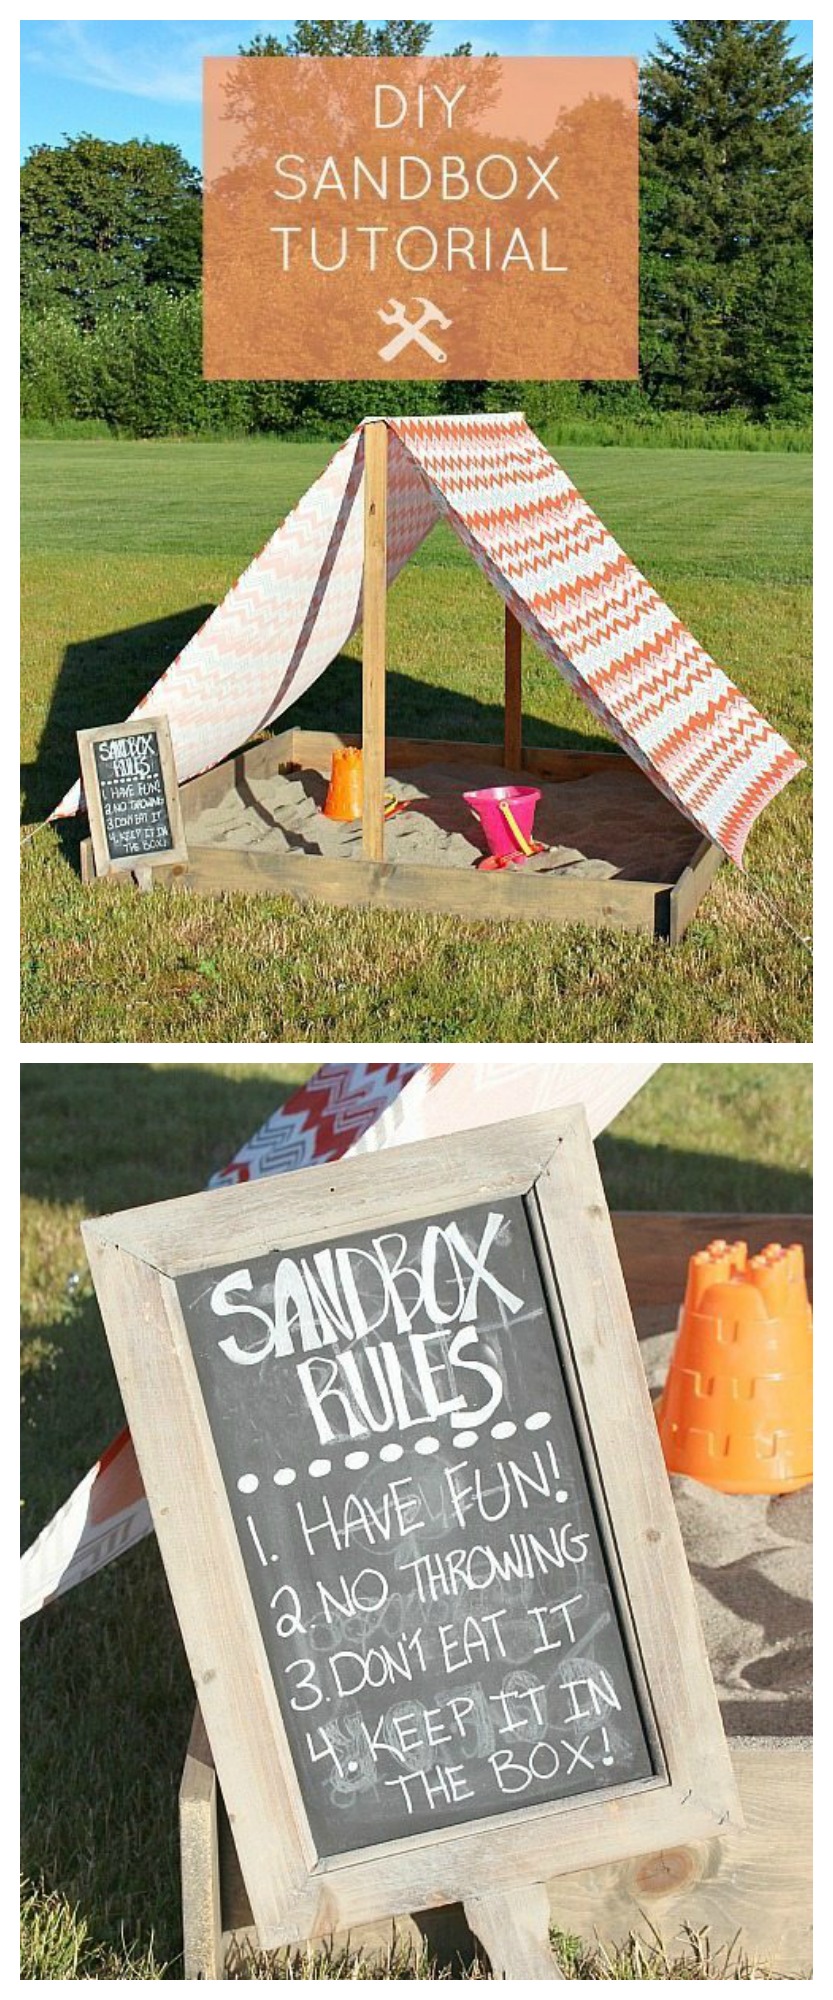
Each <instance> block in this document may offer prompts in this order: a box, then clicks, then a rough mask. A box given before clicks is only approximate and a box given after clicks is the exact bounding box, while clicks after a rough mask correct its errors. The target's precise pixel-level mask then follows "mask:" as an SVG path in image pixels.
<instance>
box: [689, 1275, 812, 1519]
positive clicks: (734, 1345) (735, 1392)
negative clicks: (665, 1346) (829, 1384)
mask: <svg viewBox="0 0 833 2000" xmlns="http://www.w3.org/2000/svg"><path fill="white" fill-rule="evenodd" d="M657 1422H658V1424H659V1434H660V1440H661V1443H662V1448H663V1452H664V1454H665V1462H666V1465H667V1467H668V1470H669V1472H678V1473H685V1474H687V1475H688V1477H689V1478H690V1479H699V1480H700V1481H701V1482H702V1483H703V1485H705V1486H714V1487H716V1488H717V1489H718V1490H719V1491H720V1492H722V1493H792V1492H794V1491H795V1489H796V1488H797V1487H799V1486H807V1485H809V1483H810V1480H811V1479H812V1476H813V1451H812V1313H811V1309H810V1305H809V1302H808V1299H807V1284H806V1278H805V1272H804V1254H803V1251H802V1249H801V1246H800V1244H797V1243H794V1244H791V1245H790V1247H789V1248H788V1249H784V1248H783V1247H782V1245H781V1244H780V1243H769V1244H767V1246H766V1249H765V1250H762V1251H760V1252H759V1254H758V1255H757V1256H754V1257H750V1256H749V1254H748V1250H747V1246H746V1244H745V1243H724V1242H722V1241H717V1242H714V1243H710V1244H709V1246H708V1249H706V1250H700V1251H698V1252H697V1255H696V1256H694V1257H692V1258H690V1260H689V1267H688V1284H687V1287H686V1295H685V1302H684V1304H683V1307H682V1310H681V1313H680V1322H679V1328H678V1332H677V1341H676V1346H675V1348H674V1352H673V1355H672V1357H671V1365H670V1368H669V1371H668V1378H667V1381H666V1384H665V1388H664V1390H663V1394H662V1397H661V1400H660V1403H659V1406H658V1409H657Z"/></svg>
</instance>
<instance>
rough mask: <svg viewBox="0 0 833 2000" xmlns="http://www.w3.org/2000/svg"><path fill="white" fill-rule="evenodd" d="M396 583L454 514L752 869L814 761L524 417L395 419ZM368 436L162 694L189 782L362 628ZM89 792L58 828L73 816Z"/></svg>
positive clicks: (683, 806) (531, 617) (548, 638)
mask: <svg viewBox="0 0 833 2000" xmlns="http://www.w3.org/2000/svg"><path fill="white" fill-rule="evenodd" d="M386 421H387V423H388V429H389V432H390V452H389V472H388V477H389V495H388V582H389V583H391V582H392V581H393V579H394V578H395V577H396V576H398V574H399V571H400V570H401V569H402V568H403V566H404V564H405V563H406V562H407V561H408V560H409V557H410V556H412V555H413V553H414V551H415V549H417V548H418V547H419V545H420V543H421V542H422V541H424V539H425V536H426V535H427V534H429V532H430V530H431V528H432V527H433V526H434V525H435V522H436V521H437V520H438V519H440V518H443V519H445V520H446V521H447V522H448V524H449V526H450V527H451V528H452V529H453V530H454V532H455V534H456V535H457V536H458V537H459V539H460V540H461V541H462V543H463V545H464V547H465V548H467V549H468V551H469V553H470V554H471V556H472V558H473V560H474V561H475V562H476V563H477V564H478V566H479V568H480V569H481V570H482V571H483V572H484V575H486V576H487V577H488V578H489V580H490V582H491V583H492V584H493V585H494V587H495V589H496V590H497V591H498V593H499V594H500V596H501V597H502V598H503V599H504V600H505V602H506V603H507V604H509V605H510V606H511V609H512V610H513V612H514V613H515V616H516V617H517V618H518V619H519V621H520V623H521V624H522V625H523V627H524V629H525V630H526V631H527V632H528V633H529V634H530V636H531V638H533V639H534V640H535V642H536V644H537V645H538V646H540V648H541V650H542V651H543V652H544V653H545V654H546V655H547V657H548V658H549V659H550V660H551V661H552V663H553V665H554V666H555V667H556V668H557V670H558V672H559V673H561V674H562V675H563V676H564V678H565V679H566V680H567V681H568V683H569V685H570V686H571V687H572V688H574V689H575V692H576V694H577V695H579V697H580V698H581V700H582V701H584V702H585V703H586V705H587V707H588V708H589V709H590V710H591V712H592V714H593V715H594V716H595V717H596V718H597V720H598V721H599V722H600V723H601V724H602V725H603V726H604V727H605V728H606V729H607V730H609V732H610V734H611V735H612V736H613V737H614V739H615V740H616V742H617V743H619V744H620V745H621V746H622V748H623V749H624V750H626V751H627V752H628V755H629V756H631V757H632V758H633V759H634V761H635V763H637V764H638V765H639V767H640V769H641V770H643V771H644V772H645V773H646V775H647V776H648V777H649V778H651V779H652V781H653V783H654V784H655V785H656V786H657V787H658V789H659V790H660V791H661V792H663V793H664V794H665V796H666V797H667V798H669V799H671V800H672V802H673V803H674V805H676V806H677V807H678V809H679V811H680V812H682V813H684V814H685V816H686V818H687V819H689V820H691V822H692V823H693V825H694V826H696V827H697V828H698V829H699V831H700V832H701V833H703V834H705V835H706V836H707V837H708V838H709V839H710V840H713V841H715V842H716V843H717V845H718V846H719V847H721V848H722V849H723V851H724V853H726V854H728V855H729V856H730V858H731V859H732V860H733V861H736V862H737V863H738V865H739V866H740V865H741V864H742V860H743V850H744V846H745V843H746V840H747V838H748V835H749V832H750V829H751V827H752V826H753V824H754V822H755V819H756V818H757V815H758V813H759V812H762V811H763V809H764V807H765V806H766V805H768V804H769V803H770V801H771V800H772V799H773V798H775V796H776V794H777V793H778V792H779V791H781V789H782V788H783V786H784V785H786V784H788V783H789V781H790V779H791V778H793V777H795V775H796V773H797V772H798V771H800V770H801V769H802V768H803V766H802V761H801V759H800V758H799V757H798V756H796V754H795V752H794V751H793V750H791V749H790V746H789V744H788V743H786V742H785V741H784V739H783V737H781V736H779V735H778V734H777V732H776V731H775V730H774V729H772V728H771V727H770V725H769V723H767V722H766V721H765V720H764V717H763V716H762V715H759V713H758V711H757V710H756V709H755V708H753V707H752V705H751V703H750V702H748V701H747V700H746V697H745V696H744V695H743V694H741V692H740V690H739V689H738V688H736V687H735V686H734V685H733V683H732V682H731V681H730V680H729V679H728V678H727V676H726V675H725V674H724V673H723V672H722V670H721V668H720V667H718V666H716V664H715V662H714V660H712V659H710V657H709V655H708V654H707V653H705V652H704V651H703V649H702V647H701V646H699V645H698V643H697V640H696V639H694V638H693V637H692V635H691V633H690V632H687V631H686V630H685V628H684V627H683V626H682V625H681V624H680V622H679V620H678V619H677V618H676V617H675V616H674V613H673V612H672V611H670V610H669V607H668V605H667V604H664V603H663V602H662V599H661V598H659V597H658V596H657V594H656V592H655V591H654V590H653V589H652V587H651V585H650V584H649V583H648V582H647V580H646V578H645V577H644V576H642V575H641V574H640V572H639V570H637V569H636V568H635V567H634V565H633V563H631V562H630V561H629V558H628V557H627V556H626V555H625V553H624V551H623V550H622V549H620V548H619V546H618V544H617V543H616V542H615V541H614V539H613V536H612V535H610V534H608V531H607V529H606V528H605V527H604V525H603V523H602V522H601V521H600V520H599V519H598V517H597V516H596V515H595V514H594V513H593V511H592V509H591V508H590V507H589V506H588V505H587V502H586V501H585V500H583V499H582V496H581V494H580V493H578V492H577V491H576V489H575V487H574V486H573V485H572V484H571V481H570V480H569V478H568V477H567V474H566V473H565V472H563V471H562V469H561V467H560V466H559V465H557V464H556V462H555V460H554V459H553V458H551V457H550V454H549V452H547V451H546V450H545V448H544V446H543V445H542V444H541V442H540V439H538V438H537V437H536V436H535V434H534V432H533V431H531V430H530V429H529V426H528V425H527V423H526V420H525V418H524V417H523V416H521V415H517V414H510V415H493V416H470V417H464V416H457V417H391V418H388V419H387V420H386ZM363 473H364V437H363V426H359V428H358V430H356V431H354V433H353V435H352V437H350V438H348V440H347V442H346V444H344V445H343V446H342V447H341V450H340V451H338V452H337V453H336V455H335V457H334V458H333V459H332V460H331V462H330V464H329V466H328V467H327V469H326V471H325V472H324V473H323V474H322V476H321V478H320V479H319V480H317V481H316V483H315V485H314V486H312V487H311V488H310V490H309V492H308V493H307V494H305V496H304V498H303V500H301V502H300V503H299V505H298V506H297V507H296V508H295V509H294V510H293V512H292V513H291V514H289V515H288V516H287V518H286V520H285V521H284V522H283V524H282V526H281V527H280V528H278V529H277V531H276V533H275V534H274V535H273V536H272V537H271V540H270V541H269V542H267V544H266V547H265V549H263V550H262V551H261V553H260V555H259V556H257V557H256V558H255V560H254V562H252V563H251V564H250V566H249V568H248V569H247V570H245V571H244V573H243V575H242V576H241V577H240V578H239V579H238V581H237V583H236V584H235V585H234V587H233V589H232V590H230V591H229V593H228V596H227V597H226V598H224V600H223V602H222V604H220V605H218V607H217V609H216V611H214V612H212V614H211V617H210V618H208V619H207V620H206V623H205V624H204V625H203V626H202V628H201V630H200V631H199V632H196V633H195V634H194V636H193V638H192V639H190V640H189V642H188V645H187V646H185V647H184V648H183V651H182V652H181V653H180V654H179V655H178V657H177V658H176V659H175V660H174V661H173V662H172V664H171V666H170V667H169V668H168V670H167V672H166V673H165V674H163V675H162V677H161V679H160V680H158V681H157V682H156V685H155V687H153V688H151V690H150V692H149V694H147V695H146V696H145V697H144V700H143V701H142V702H141V703H140V704H139V708H138V710H134V714H136V713H140V712H141V710H142V709H143V708H149V709H153V710H158V711H161V712H163V713H165V714H167V716H168V719H169V721H170V725H171V734H172V738H173V747H174V756H175V759H176V767H177V771H178V774H179V777H180V780H183V779H186V778H191V777H195V776H196V775H197V773H198V772H200V771H204V770H207V769H208V768H209V767H210V766H211V765H212V764H216V763H219V761H220V760H221V759H222V758H223V757H226V756H228V755H229V754H230V753H231V752H232V751H233V750H236V749H238V748H239V746H240V744H241V743H245V742H246V741H247V739H248V738H249V737H250V736H252V735H254V734H255V732H256V731H257V730H258V729H260V728H262V727H263V726H264V725H265V724H266V723H267V722H273V721H274V720H275V719H276V718H277V717H278V716H280V715H282V714H283V713H284V712H285V710H286V709H287V708H289V707H291V705H292V703H293V702H295V701H297V699H298V697H299V696H300V695H301V694H303V693H304V692H305V691H306V689H307V688H308V687H310V686H311V685H312V683H313V682H314V681H315V680H317V679H318V677H319V676H320V675H321V674H322V673H323V672H324V671H325V669H326V668H327V667H328V666H329V664H330V661H331V660H333V659H334V658H335V656H336V654H337V653H338V652H340V651H341V648H342V647H343V646H344V645H345V644H346V643H347V640H348V639H349V638H350V637H351V635H352V633H353V632H354V631H355V630H356V628H357V626H358V625H359V624H360V622H361V615H362V565H363V538H362V506H361V504H360V503H361V499H362V481H363ZM80 804H81V793H80V787H79V786H78V785H76V786H74V787H73V789H72V790H71V791H70V792H68V793H67V796H66V798H65V799H63V800H62V802H61V804H60V806H58V807H56V810H55V812H54V813H53V815H52V817H53V818H58V817H60V816H61V815H65V814H69V813H73V812H76V811H77V810H78V809H79V806H80Z"/></svg>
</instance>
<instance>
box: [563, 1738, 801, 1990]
mask: <svg viewBox="0 0 833 2000" xmlns="http://www.w3.org/2000/svg"><path fill="white" fill-rule="evenodd" d="M731 1747H732V1761H733V1764H734V1768H735V1775H736V1777H737V1781H738V1786H739V1789H740V1797H741V1804H742V1807H743V1813H744V1818H745V1821H746V1825H745V1828H744V1830H743V1832H737V1831H735V1830H734V1829H733V1830H732V1832H731V1833H729V1834H728V1836H727V1837H726V1839H724V1840H722V1841H720V1842H719V1843H718V1842H714V1841H703V1842H699V1843H694V1844H692V1845H691V1846H686V1847H672V1848H665V1849H663V1850H662V1851H661V1852H659V1853H655V1854H649V1855H645V1856H643V1857H642V1858H641V1859H639V1860H636V1861H626V1862H623V1863H622V1864H621V1865H619V1864H615V1865H614V1866H613V1867H612V1868H589V1869H585V1870H583V1871H582V1872H581V1874H576V1875H566V1876H562V1877H561V1880H560V1881H559V1882H558V1883H553V1884H551V1888H550V1896H551V1904H552V1915H553V1922H554V1923H555V1924H557V1926H558V1928H559V1929H562V1930H565V1931H568V1932H569V1931H572V1932H577V1933H578V1935H579V1936H580V1937H583V1938H585V1939H588V1940H591V1941H592V1940H593V1939H596V1938H598V1939H599V1940H600V1942H601V1943H602V1944H605V1945H608V1946H610V1945H615V1944H621V1943H622V1941H623V1940H624V1939H625V1938H626V1937H627V1935H628V1933H629V1932H630V1931H635V1932H636V1933H637V1934H638V1935H640V1936H642V1937H643V1938H645V1939H646V1941H647V1942H648V1943H651V1942H652V1938H653V1936H654V1933H657V1932H658V1933H659V1936H660V1938H661V1939H662V1941H663V1943H664V1944H665V1945H667V1946H668V1947H669V1948H671V1947H673V1945H674V1942H675V1940H676V1941H677V1944H679V1940H680V1932H681V1929H682V1926H683V1925H684V1924H685V1925H690V1926H691V1927H692V1928H693V1929H695V1930H700V1929H701V1928H703V1927H708V1932H709V1941H710V1944H711V1946H712V1948H713V1949H714V1950H719V1949H721V1948H722V1947H725V1946H727V1945H730V1944H732V1942H733V1941H734V1940H735V1939H737V1940H738V1943H739V1945H740V1946H741V1948H742V1949H744V1950H746V1951H747V1952H748V1953H749V1955H750V1956H751V1957H753V1958H755V1959H758V1960H759V1961H762V1962H763V1964H764V1965H765V1966H767V1967H768V1968H769V1969H770V1970H771V1971H772V1972H774V1973H781V1974H786V1975H788V1976H789V1977H791V1978H800V1977H802V1976H804V1975H806V1974H807V1973H808V1972H809V1969H810V1963H811V1954H812V1810H811V1788H812V1756H811V1752H810V1747H809V1745H808V1744H807V1743H806V1742H805V1741H803V1740H801V1739H799V1740H797V1741H796V1743H795V1744H787V1743H784V1742H783V1741H779V1742H777V1743H773V1742H767V1741H766V1740H765V1739H762V1738H760V1737H756V1738H754V1739H749V1740H747V1741H743V1740H738V1741H737V1742H735V1743H734V1744H733V1745H732V1746H731Z"/></svg>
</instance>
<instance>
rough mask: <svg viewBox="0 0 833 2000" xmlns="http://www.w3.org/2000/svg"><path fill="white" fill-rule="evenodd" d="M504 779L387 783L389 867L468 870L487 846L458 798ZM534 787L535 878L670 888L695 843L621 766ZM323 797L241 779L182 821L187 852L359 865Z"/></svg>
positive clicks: (494, 770) (285, 780)
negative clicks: (217, 849)
mask: <svg viewBox="0 0 833 2000" xmlns="http://www.w3.org/2000/svg"><path fill="white" fill-rule="evenodd" d="M505 776H506V774H505V772H504V771H502V770H501V769H500V768H499V767H495V766H492V765H488V764H483V765H469V766H467V767H466V770H465V775H463V773H462V771H461V769H460V768H457V769H455V768H453V767H451V766H449V765H447V764H435V765H432V764H425V765H423V766H421V767H420V768H419V769H418V770H414V771H410V772H409V773H408V776H407V778H404V777H401V776H400V777H395V778H390V779H388V780H387V781H386V788H387V790H388V791H389V792H392V793H393V794H394V795H395V796H396V798H398V799H404V800H407V801H409V802H410V803H409V805H408V806H407V808H406V809H405V810H403V811H401V812H398V813H396V814H395V815H394V817H393V818H392V819H390V820H388V822H387V825H386V828H385V851H386V858H387V859H388V861H392V862H413V863H421V864H423V865H427V866H433V867H437V866H440V867H449V868H455V867H456V868H471V867H473V866H474V865H475V864H476V863H477V862H478V861H479V860H481V859H482V857H483V855H484V854H485V853H486V851H487V849H486V842H485V839H484V836H483V834H482V832H481V830H480V827H479V825H478V822H477V820H476V819H475V818H474V815H473V814H472V812H471V810H470V808H469V807H468V806H467V805H466V803H465V800H464V798H463V792H464V790H465V791H475V790H479V789H481V788H482V787H483V786H486V785H500V784H503V783H504V781H505ZM536 784H537V786H538V789H539V790H540V792H541V799H540V802H539V804H538V806H537V808H536V815H535V826H534V834H535V838H536V839H538V840H540V841H543V842H544V843H545V845H546V849H547V851H546V853H544V854H540V855H537V856H535V857H534V859H532V860H529V861H526V862H524V864H523V866H524V868H525V869H527V870H528V869H534V870H535V872H536V873H538V874H553V873H557V874H559V875H562V876H570V875H576V876H585V877H586V876H595V877H597V878H602V879H605V878H610V877H613V876H618V877H619V878H620V879H621V880H623V881H653V882H673V881H675V880H676V878H677V877H678V875H680V873H681V872H682V870H683V868H684V867H685V866H686V863H687V862H689V861H690V860H691V858H692V855H693V853H694V851H695V849H696V847H697V845H698V843H699V835H698V834H697V832H696V830H695V829H694V828H693V827H692V826H690V825H689V823H688V821H687V820H684V819H682V818H681V816H680V814H679V813H678V812H677V811H676V810H675V808H674V807H673V806H672V805H670V804H669V803H668V802H667V800H665V799H664V798H662V796H661V794H660V793H659V792H657V791H656V790H655V789H654V787H653V785H651V784H649V783H648V781H647V779H645V778H643V777H642V775H641V773H640V772H638V771H636V770H635V769H634V767H633V766H632V765H631V764H628V763H626V762H625V761H624V760H623V762H622V766H621V768H617V769H614V770H610V771H599V772H594V773H592V775H590V776H588V777H585V778H576V779H571V780H570V782H569V783H568V784H558V785H556V784H548V783H546V782H545V781H544V780H536ZM326 791H327V783H326V779H324V778H322V777H320V776H319V774H318V772H317V771H309V770H298V771H296V772H294V773H290V772H283V773H273V774H271V775H270V776H267V777H264V778H255V779H248V778H247V779H246V782H245V790H241V791H236V790H232V791H229V792H228V793H227V794H226V796H225V798H223V799H222V800H221V801H220V802H219V804H217V805H215V806H212V807H210V808H206V809H205V810H204V811H203V812H202V813H200V814H199V816H198V817H196V818H195V819H193V820H191V821H189V825H188V841H189V845H190V846H192V847H213V846H221V847H225V846H228V847H251V848H256V849H258V850H259V851H261V852H267V853H273V854H312V855H323V856H325V857H327V858H328V859H332V860H335V859H339V860H349V859H350V858H351V857H355V858H356V859H360V858H361V851H362V829H361V823H360V822H358V821H356V822H353V823H350V824H346V825H345V824H341V823H339V822H338V821H336V820H331V819H326V818H325V817H324V815H323V813H322V811H321V807H322V806H323V803H324V799H325V796H326Z"/></svg>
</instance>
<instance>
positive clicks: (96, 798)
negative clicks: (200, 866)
mask: <svg viewBox="0 0 833 2000" xmlns="http://www.w3.org/2000/svg"><path fill="white" fill-rule="evenodd" d="M77 737H78V754H79V757H80V760H81V779H82V783H83V787H84V803H85V805H86V808H87V814H88V817H89V822H90V837H91V840H92V847H93V858H94V861H95V869H96V874H97V875H114V874H125V873H127V872H129V871H131V870H134V871H135V870H137V869H146V868H149V867H151V866H152V867H154V868H158V867H165V866H171V867H172V866H174V865H175V864H177V865H179V866H180V867H183V868H184V867H186V866H187V864H188V846H187V842H186V839H185V828H184V826H183V821H182V807H181V804H180V798H179V785H178V783H177V776H176V765H175V763H174V753H173V745H172V743H171V728H170V723H169V721H168V718H167V716H166V715H143V716H139V717H133V718H132V719H131V720H130V721H129V722H117V723H105V724H104V725H103V726H102V727H100V728H98V729H79V730H78V732H77ZM137 737H138V738H139V739H141V740H142V742H143V744H146V747H149V748H150V767H149V770H148V775H147V776H146V777H145V778H144V779H142V777H141V773H139V774H132V773H131V774H129V775H128V776H125V777H124V778H123V783H124V785H125V786H126V787H130V786H133V785H135V784H136V783H137V782H138V783H144V784H146V785H147V784H151V785H152V786H153V790H154V795H155V800H156V802H157V809H158V805H159V804H161V808H162V824H161V828H160V832H161V844H159V845H157V846H152V847H148V846H147V845H144V846H141V847H133V846H131V845H130V833H129V828H127V831H126V833H125V837H124V851H120V850H119V842H118V839H116V840H113V839H112V834H113V827H112V825H110V824H109V802H108V799H107V797H106V796H105V795H104V793H105V788H106V785H107V778H106V775H105V774H104V772H103V771H102V769H101V768H100V766H101V760H102V757H103V755H104V752H105V747H106V748H108V749H109V747H110V746H113V747H114V748H118V746H119V745H121V744H122V743H127V742H130V743H132V742H134V741H135V739H136V738H137ZM117 761H118V760H117ZM121 761H124V760H121ZM129 803H130V798H129V790H128V794H127V803H126V805H125V808H124V810H125V813H126V815H128V816H129ZM126 825H127V821H126Z"/></svg>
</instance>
